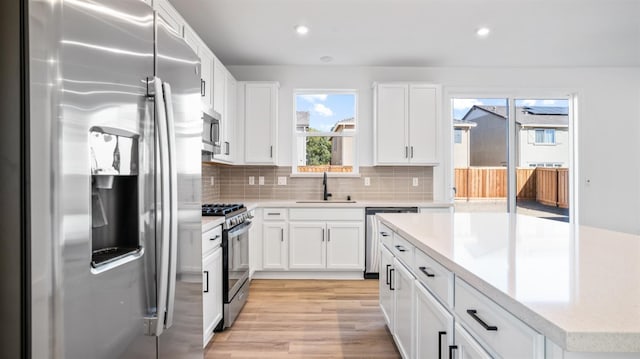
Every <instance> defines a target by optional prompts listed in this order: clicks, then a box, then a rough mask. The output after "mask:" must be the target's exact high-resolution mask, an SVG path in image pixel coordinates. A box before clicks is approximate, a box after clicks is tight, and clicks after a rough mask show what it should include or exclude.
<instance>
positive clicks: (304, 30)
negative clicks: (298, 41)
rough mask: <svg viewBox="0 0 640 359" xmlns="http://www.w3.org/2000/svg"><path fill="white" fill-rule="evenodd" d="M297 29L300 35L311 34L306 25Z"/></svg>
mask: <svg viewBox="0 0 640 359" xmlns="http://www.w3.org/2000/svg"><path fill="white" fill-rule="evenodd" d="M295 29H296V32H297V33H298V34H299V35H306V34H307V33H308V32H309V28H308V27H306V26H304V25H298V26H296V27H295Z"/></svg>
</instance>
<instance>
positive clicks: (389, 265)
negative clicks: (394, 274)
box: [386, 264, 391, 285]
mask: <svg viewBox="0 0 640 359" xmlns="http://www.w3.org/2000/svg"><path fill="white" fill-rule="evenodd" d="M389 267H391V264H387V270H386V273H387V285H389V284H391V282H389Z"/></svg>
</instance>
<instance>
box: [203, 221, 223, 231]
mask: <svg viewBox="0 0 640 359" xmlns="http://www.w3.org/2000/svg"><path fill="white" fill-rule="evenodd" d="M223 223H224V217H202V233H204V232H206V231H208V230H211V229H213V228H215V227H216V226H220V225H222V224H223Z"/></svg>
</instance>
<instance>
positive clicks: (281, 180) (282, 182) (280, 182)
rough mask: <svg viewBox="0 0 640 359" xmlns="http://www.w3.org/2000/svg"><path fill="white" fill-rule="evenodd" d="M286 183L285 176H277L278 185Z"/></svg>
mask: <svg viewBox="0 0 640 359" xmlns="http://www.w3.org/2000/svg"><path fill="white" fill-rule="evenodd" d="M286 185H287V177H284V176H279V177H278V186H286Z"/></svg>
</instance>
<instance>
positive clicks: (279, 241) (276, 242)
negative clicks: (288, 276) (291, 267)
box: [262, 222, 289, 269]
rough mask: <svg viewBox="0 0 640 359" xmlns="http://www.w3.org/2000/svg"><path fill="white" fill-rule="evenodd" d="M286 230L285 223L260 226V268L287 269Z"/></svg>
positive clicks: (270, 223)
mask: <svg viewBox="0 0 640 359" xmlns="http://www.w3.org/2000/svg"><path fill="white" fill-rule="evenodd" d="M288 237H289V236H288V228H287V224H286V223H285V222H265V223H264V224H263V225H262V255H263V256H262V268H263V269H287V266H288V263H287V262H288V261H287V252H288V251H287V249H288V245H289V244H288Z"/></svg>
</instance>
